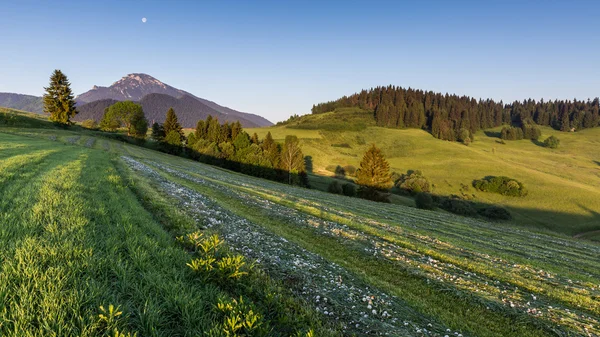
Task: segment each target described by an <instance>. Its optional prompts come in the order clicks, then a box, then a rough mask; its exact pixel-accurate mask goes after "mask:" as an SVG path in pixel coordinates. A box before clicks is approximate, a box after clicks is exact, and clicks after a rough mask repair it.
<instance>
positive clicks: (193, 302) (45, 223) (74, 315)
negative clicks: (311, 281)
mask: <svg viewBox="0 0 600 337" xmlns="http://www.w3.org/2000/svg"><path fill="white" fill-rule="evenodd" d="M0 144H14V146H12V148H20V149H21V153H20V154H17V153H9V152H5V151H4V150H2V151H0V189H1V190H2V198H1V199H0V224H1V225H0V335H2V336H40V335H57V336H108V335H110V336H127V335H130V336H133V335H136V334H137V335H139V336H184V335H202V334H205V333H208V332H210V331H212V332H211V333H212V335H214V336H220V335H224V334H225V331H226V324H227V322H228V319H229V320H230V319H233V318H235V316H236V315H238V314H239V313H240V312H244V311H245V312H247V311H248V310H251V309H248V308H253V309H254V312H255V313H258V314H259V315H260V317H259V318H260V320H261V322H262V327H264V328H265V330H264V334H269V335H281V336H288V335H291V334H292V333H299V334H305V333H307V332H308V331H309V329H310V328H311V327H315V329H317V330H316V331H319V332H322V335H326V332H327V331H328V329H325V328H321V327H322V326H323V325H322V324H321V323H320V322H319V320H318V319H316V318H315V317H316V316H314V313H311V311H310V310H308V309H307V307H305V306H304V305H302V303H301V302H297V301H295V300H294V299H293V298H290V299H288V300H287V302H286V301H281V303H283V304H281V305H282V306H283V308H284V309H287V310H288V311H285V310H279V312H281V313H284V314H285V313H288V314H289V313H290V310H292V312H294V311H293V310H297V311H298V312H308V313H307V314H306V316H305V317H307V318H305V319H300V320H297V321H294V322H292V323H289V324H287V325H286V324H283V323H281V322H278V321H270V320H269V319H268V317H267V315H266V314H265V313H268V312H269V311H268V308H265V307H263V306H262V304H263V303H264V301H265V299H264V298H261V297H260V295H267V294H266V293H265V292H258V294H259V295H257V296H256V298H257V300H255V301H253V299H252V298H248V299H246V298H243V299H240V297H239V296H245V295H246V294H247V293H246V292H242V293H240V291H241V290H240V289H246V287H250V288H252V289H263V288H262V285H263V284H262V283H261V284H260V286H261V287H259V286H258V285H257V284H256V283H255V281H252V282H246V283H244V284H245V286H244V287H241V288H239V289H238V286H237V284H234V285H233V286H232V287H231V288H230V287H222V286H221V285H220V284H217V283H215V282H206V281H205V280H203V279H202V278H200V277H199V275H198V273H194V272H193V271H192V270H191V268H189V267H188V266H187V264H188V263H190V261H192V258H193V256H191V255H190V252H189V251H188V250H185V249H184V248H183V247H182V246H181V244H180V243H177V241H176V240H175V239H174V238H173V235H172V233H170V232H168V231H165V229H164V228H163V226H161V224H160V223H159V222H157V221H156V220H154V215H153V214H152V213H151V212H148V211H147V210H146V209H145V208H144V207H143V206H142V204H141V203H140V202H139V201H138V198H137V197H136V195H135V194H134V193H132V191H131V190H130V188H129V186H128V183H129V182H128V181H127V180H124V179H123V177H122V176H121V175H120V173H119V172H118V171H117V170H116V169H115V167H114V165H113V163H114V162H113V161H112V160H111V158H110V157H109V155H108V154H107V153H105V152H103V151H98V150H89V149H86V148H83V147H76V146H64V145H62V144H57V143H55V142H51V141H46V140H36V139H30V138H24V137H18V136H12V135H7V134H3V133H0ZM49 144H50V145H49ZM9 147H11V146H9ZM52 147H55V149H49V148H52ZM169 219H170V218H169ZM177 224H178V222H175V224H174V226H176V225H177ZM179 230H182V231H185V230H186V228H179ZM231 289H235V290H236V292H233V293H232V291H231ZM256 291H257V290H256ZM238 295H239V296H238ZM250 297H251V296H250ZM260 301H263V302H260ZM240 302H244V303H245V304H244V305H241V304H239V303H240ZM233 303H238V304H237V305H233ZM219 304H220V305H219ZM229 308H232V309H231V310H230V309H229ZM279 309H281V307H279ZM276 311H277V310H276ZM311 315H312V316H311ZM232 317H233V318H232ZM289 317H290V318H289V320H291V319H292V318H293V315H290V316H289ZM298 326H302V329H295V328H297V327H298Z"/></svg>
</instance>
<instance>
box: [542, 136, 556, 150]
mask: <svg viewBox="0 0 600 337" xmlns="http://www.w3.org/2000/svg"><path fill="white" fill-rule="evenodd" d="M559 145H560V140H559V139H558V138H556V137H554V136H550V137H548V138H546V140H544V146H545V147H547V148H550V149H556V148H558V146H559Z"/></svg>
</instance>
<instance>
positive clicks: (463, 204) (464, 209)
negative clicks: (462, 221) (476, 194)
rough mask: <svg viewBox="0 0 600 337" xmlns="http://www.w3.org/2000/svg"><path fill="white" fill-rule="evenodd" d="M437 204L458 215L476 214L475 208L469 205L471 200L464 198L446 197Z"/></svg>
mask: <svg viewBox="0 0 600 337" xmlns="http://www.w3.org/2000/svg"><path fill="white" fill-rule="evenodd" d="M439 206H440V208H442V209H444V210H446V211H448V212H450V213H454V214H458V215H464V216H474V215H476V214H477V210H476V209H475V208H474V207H473V205H471V202H468V201H464V200H459V199H451V198H447V199H444V200H443V201H442V203H441V204H440V205H439Z"/></svg>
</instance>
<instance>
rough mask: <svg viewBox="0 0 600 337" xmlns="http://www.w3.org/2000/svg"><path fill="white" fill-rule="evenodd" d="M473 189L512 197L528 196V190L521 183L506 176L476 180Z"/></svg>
mask: <svg viewBox="0 0 600 337" xmlns="http://www.w3.org/2000/svg"><path fill="white" fill-rule="evenodd" d="M473 187H475V188H476V189H478V190H480V191H483V192H492V193H498V194H502V195H507V196H511V197H524V196H526V195H527V189H526V188H525V186H524V185H523V184H522V183H521V182H519V181H517V180H515V179H512V178H509V177H504V176H499V177H493V176H489V177H485V178H483V179H479V180H475V181H474V182H473Z"/></svg>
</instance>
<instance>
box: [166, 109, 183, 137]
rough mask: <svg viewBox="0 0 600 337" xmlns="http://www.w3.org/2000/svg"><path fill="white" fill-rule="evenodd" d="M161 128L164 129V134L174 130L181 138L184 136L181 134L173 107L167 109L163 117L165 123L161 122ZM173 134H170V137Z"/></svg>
mask: <svg viewBox="0 0 600 337" xmlns="http://www.w3.org/2000/svg"><path fill="white" fill-rule="evenodd" d="M163 129H164V130H165V135H167V136H168V135H169V133H171V131H175V132H177V133H179V135H180V138H181V140H183V139H184V138H185V137H184V136H183V128H182V127H181V124H179V121H178V120H177V115H176V114H175V110H173V108H169V110H168V111H167V118H166V119H165V123H164V124H163ZM172 137H173V136H171V138H172Z"/></svg>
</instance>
